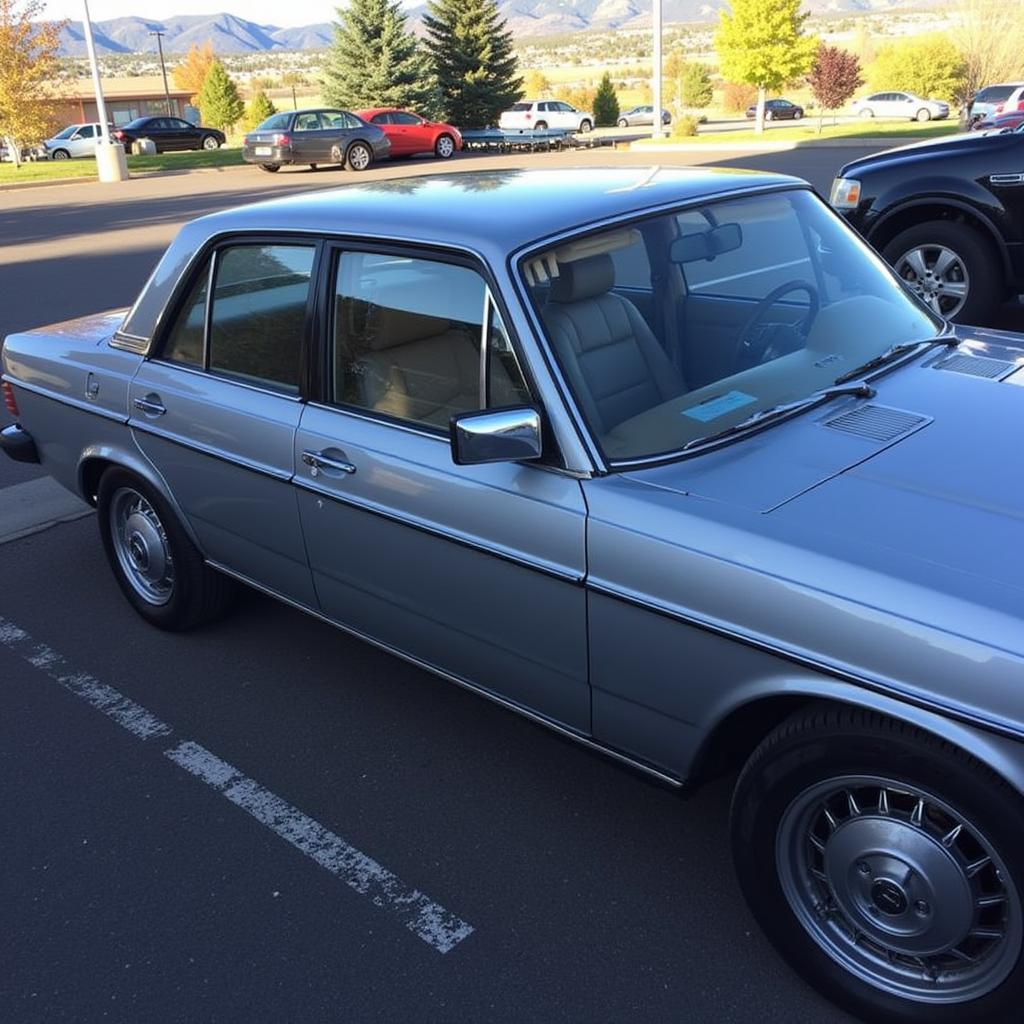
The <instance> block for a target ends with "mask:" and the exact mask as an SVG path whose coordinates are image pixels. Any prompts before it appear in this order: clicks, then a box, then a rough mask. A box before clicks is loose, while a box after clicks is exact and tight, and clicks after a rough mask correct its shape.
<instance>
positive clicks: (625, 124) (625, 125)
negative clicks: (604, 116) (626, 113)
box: [616, 117, 629, 128]
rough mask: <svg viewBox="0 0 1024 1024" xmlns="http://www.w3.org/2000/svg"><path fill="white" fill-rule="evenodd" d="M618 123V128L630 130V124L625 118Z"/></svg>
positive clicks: (621, 118)
mask: <svg viewBox="0 0 1024 1024" xmlns="http://www.w3.org/2000/svg"><path fill="white" fill-rule="evenodd" d="M616 123H617V124H618V126H619V127H620V128H628V127H629V122H628V121H627V120H626V119H625V118H624V117H620V118H619V120H618V121H617V122H616Z"/></svg>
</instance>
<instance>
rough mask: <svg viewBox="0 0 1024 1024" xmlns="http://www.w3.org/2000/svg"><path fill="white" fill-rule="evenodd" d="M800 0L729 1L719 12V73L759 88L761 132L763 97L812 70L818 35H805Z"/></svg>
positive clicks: (758, 127) (804, 19)
mask: <svg viewBox="0 0 1024 1024" xmlns="http://www.w3.org/2000/svg"><path fill="white" fill-rule="evenodd" d="M800 3H801V0H730V7H731V8H732V9H731V11H722V12H721V13H720V14H719V22H718V28H717V29H716V31H715V49H716V50H717V51H718V61H719V67H720V69H721V72H722V74H723V76H724V77H725V78H726V79H728V80H729V81H731V82H746V83H747V84H748V85H752V86H754V87H755V88H756V89H757V130H758V131H759V132H760V131H764V101H765V96H766V94H767V92H768V90H769V89H781V88H782V86H783V85H785V84H786V83H787V82H791V81H793V80H794V79H797V78H801V77H802V76H803V75H806V74H807V72H808V71H810V69H811V64H812V63H813V61H814V54H815V52H816V51H817V49H818V40H817V39H816V38H815V37H813V36H808V35H805V34H804V22H805V21H806V20H807V12H806V11H804V12H801V10H800Z"/></svg>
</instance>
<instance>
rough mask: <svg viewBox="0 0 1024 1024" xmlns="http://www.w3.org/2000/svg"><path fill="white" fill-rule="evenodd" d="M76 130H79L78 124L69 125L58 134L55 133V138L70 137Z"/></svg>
mask: <svg viewBox="0 0 1024 1024" xmlns="http://www.w3.org/2000/svg"><path fill="white" fill-rule="evenodd" d="M76 131H78V125H77V124H73V125H69V126H68V127H67V128H65V129H64V131H62V132H58V133H57V134H56V135H54V138H55V139H70V138H71V136H72V135H74V134H75V132H76Z"/></svg>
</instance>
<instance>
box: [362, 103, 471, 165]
mask: <svg viewBox="0 0 1024 1024" xmlns="http://www.w3.org/2000/svg"><path fill="white" fill-rule="evenodd" d="M356 114H357V116H358V117H361V118H362V119H363V120H364V121H366V122H367V123H368V124H375V125H377V126H378V127H379V128H380V129H381V131H383V132H384V134H385V135H386V136H387V137H388V141H389V142H390V143H391V155H392V156H393V157H394V156H413V155H414V154H416V153H433V154H434V155H435V156H438V157H440V158H441V159H442V160H447V159H448V158H449V157H451V156H452V155H453V154H454V153H455V152H456V151H457V150H460V149H462V136H461V135H460V134H459V130H458V128H453V127H452V126H451V125H450V124H442V123H441V122H440V121H428V120H427V119H426V118H423V117H420V116H419V114H414V113H413V112H412V111H411V110H393V109H392V108H390V107H373V108H371V109H370V110H357V111H356Z"/></svg>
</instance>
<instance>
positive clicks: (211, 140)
mask: <svg viewBox="0 0 1024 1024" xmlns="http://www.w3.org/2000/svg"><path fill="white" fill-rule="evenodd" d="M199 148H200V149H206V150H214V149H220V139H218V138H217V136H216V135H204V136H203V137H202V138H201V139H200V140H199Z"/></svg>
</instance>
